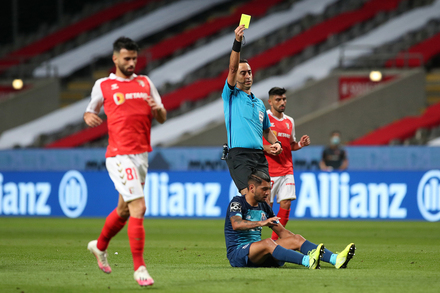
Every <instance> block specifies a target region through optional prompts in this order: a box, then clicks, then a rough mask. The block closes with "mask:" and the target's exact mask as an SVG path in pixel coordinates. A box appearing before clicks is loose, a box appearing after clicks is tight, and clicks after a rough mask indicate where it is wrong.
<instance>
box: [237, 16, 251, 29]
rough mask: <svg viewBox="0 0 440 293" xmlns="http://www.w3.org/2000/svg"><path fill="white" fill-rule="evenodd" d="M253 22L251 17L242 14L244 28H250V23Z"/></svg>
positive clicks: (241, 21)
mask: <svg viewBox="0 0 440 293" xmlns="http://www.w3.org/2000/svg"><path fill="white" fill-rule="evenodd" d="M250 22H251V16H250V15H247V14H242V15H241V19H240V24H239V25H243V24H244V28H249V23H250Z"/></svg>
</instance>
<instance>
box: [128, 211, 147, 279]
mask: <svg viewBox="0 0 440 293" xmlns="http://www.w3.org/2000/svg"><path fill="white" fill-rule="evenodd" d="M128 240H129V242H130V248H131V254H132V255H133V264H134V270H135V271H136V270H137V269H138V268H139V267H140V266H145V261H144V244H145V230H144V219H138V218H133V217H130V219H129V220H128Z"/></svg>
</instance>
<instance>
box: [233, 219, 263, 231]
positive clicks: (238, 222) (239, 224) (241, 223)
mask: <svg viewBox="0 0 440 293" xmlns="http://www.w3.org/2000/svg"><path fill="white" fill-rule="evenodd" d="M231 224H232V229H234V230H249V229H254V228H257V227H261V226H262V225H261V221H248V220H245V219H243V218H242V217H240V216H232V217H231Z"/></svg>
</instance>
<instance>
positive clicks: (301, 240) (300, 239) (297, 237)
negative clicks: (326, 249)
mask: <svg viewBox="0 0 440 293" xmlns="http://www.w3.org/2000/svg"><path fill="white" fill-rule="evenodd" d="M293 237H294V239H295V240H294V241H295V243H296V244H298V245H299V246H301V245H302V244H303V243H304V242H305V241H306V239H305V238H304V237H302V236H301V235H299V234H295V235H293Z"/></svg>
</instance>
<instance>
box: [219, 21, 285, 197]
mask: <svg viewBox="0 0 440 293" xmlns="http://www.w3.org/2000/svg"><path fill="white" fill-rule="evenodd" d="M244 30H245V28H244V25H240V26H238V27H237V28H236V29H235V40H234V44H233V46H232V52H231V57H230V59H229V73H228V79H227V80H226V83H225V86H224V88H223V93H222V99H223V108H224V112H225V124H226V131H227V133H228V146H229V153H228V156H227V158H226V163H227V164H228V168H229V172H230V174H231V177H232V179H233V180H234V183H235V185H236V186H237V188H238V190H239V191H240V193H241V194H246V193H247V191H248V190H247V187H248V186H247V185H248V177H249V175H250V174H251V173H252V170H253V169H256V170H259V171H262V172H264V173H266V174H267V175H269V168H268V164H267V160H266V157H265V156H264V152H263V138H262V137H263V136H264V138H265V139H266V140H267V141H268V142H269V143H270V144H271V146H270V148H271V153H272V154H273V155H278V154H280V153H281V151H282V148H281V143H280V142H279V141H277V137H276V136H275V135H274V134H273V132H272V131H271V130H270V121H269V117H268V116H267V113H266V107H265V106H264V103H263V101H261V100H260V99H257V98H256V97H255V96H254V94H253V93H252V92H251V86H252V70H251V67H250V65H249V63H248V62H247V60H240V49H241V41H242V40H243V34H244Z"/></svg>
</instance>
